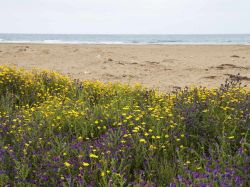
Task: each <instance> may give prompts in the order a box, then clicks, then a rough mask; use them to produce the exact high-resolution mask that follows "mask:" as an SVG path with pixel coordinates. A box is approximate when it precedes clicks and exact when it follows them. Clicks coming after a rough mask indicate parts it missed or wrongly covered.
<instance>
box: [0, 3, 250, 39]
mask: <svg viewBox="0 0 250 187" xmlns="http://www.w3.org/2000/svg"><path fill="white" fill-rule="evenodd" d="M0 33H50V34H250V0H0Z"/></svg>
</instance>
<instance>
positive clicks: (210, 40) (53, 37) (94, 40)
mask: <svg viewBox="0 0 250 187" xmlns="http://www.w3.org/2000/svg"><path fill="white" fill-rule="evenodd" d="M0 43H31V44H32V43H34V44H120V45H121V44H130V45H131V44H132V45H145V44H152V45H155V44H160V45H179V44H184V45H188V44H190V45H218V44H222V45H250V34H208V35H200V34H197V35H102V34H101V35H87V34H0Z"/></svg>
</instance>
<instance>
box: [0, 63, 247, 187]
mask: <svg viewBox="0 0 250 187" xmlns="http://www.w3.org/2000/svg"><path fill="white" fill-rule="evenodd" d="M0 97H1V98H0V186H100V187H101V186H207V185H211V186H250V175H249V171H250V159H249V156H250V141H249V139H250V134H249V133H250V132H249V130H250V89H249V88H246V87H244V86H242V85H241V83H240V81H239V80H238V79H237V76H235V77H233V78H232V79H230V80H227V81H226V82H225V83H224V84H222V85H221V87H220V88H217V89H208V88H203V87H197V88H195V87H191V88H185V89H181V90H177V91H176V92H173V93H162V92H158V91H156V90H152V89H146V88H143V87H142V86H140V85H134V86H129V85H125V84H119V83H115V84H114V83H101V82H98V81H79V80H73V79H70V78H68V77H66V76H63V75H60V74H59V73H56V72H51V71H26V70H23V69H18V68H15V67H8V66H0Z"/></svg>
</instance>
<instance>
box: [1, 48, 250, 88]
mask: <svg viewBox="0 0 250 187" xmlns="http://www.w3.org/2000/svg"><path fill="white" fill-rule="evenodd" d="M0 64H6V65H15V66H18V67H24V68H26V69H32V68H41V69H50V70H55V71H58V72H61V73H63V74H66V75H70V76H71V77H73V78H76V79H81V80H86V79H88V80H100V81H104V82H108V81H112V82H117V81H119V82H123V83H129V84H134V83H142V84H143V85H144V86H147V87H150V88H157V89H160V90H164V91H170V90H173V89H174V88H176V87H185V86H190V85H196V86H198V85H202V86H208V87H218V86H220V84H221V83H223V82H224V81H225V79H226V78H228V77H229V76H232V75H236V74H238V73H240V76H241V78H242V80H243V83H244V84H248V87H249V86H250V46H247V45H64V44H61V45H56V44H0Z"/></svg>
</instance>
